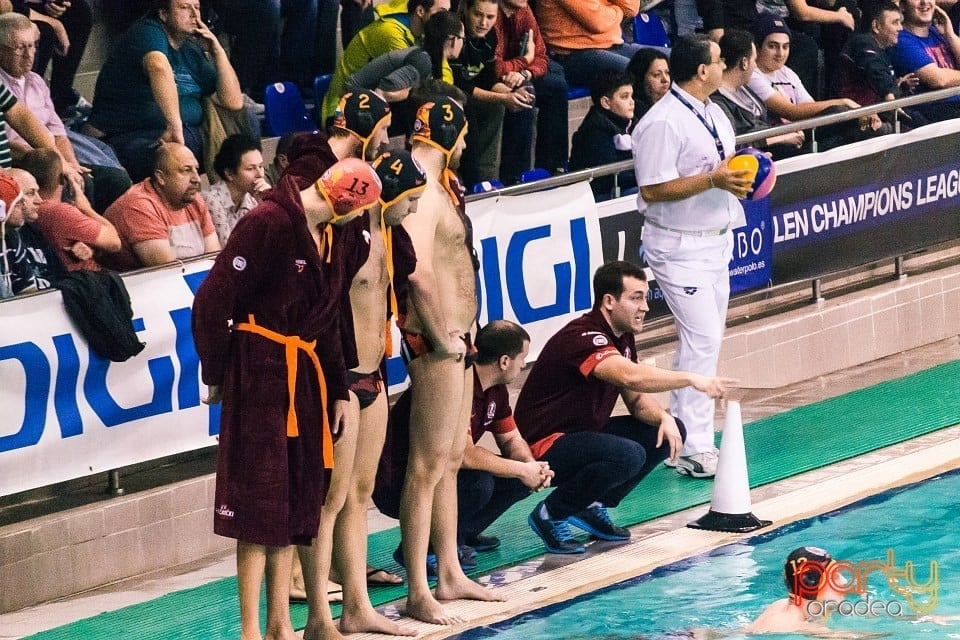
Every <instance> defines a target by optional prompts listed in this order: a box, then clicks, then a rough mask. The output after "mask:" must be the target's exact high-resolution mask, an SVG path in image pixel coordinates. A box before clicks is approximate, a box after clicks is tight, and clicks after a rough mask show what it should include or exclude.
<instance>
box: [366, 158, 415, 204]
mask: <svg viewBox="0 0 960 640" xmlns="http://www.w3.org/2000/svg"><path fill="white" fill-rule="evenodd" d="M373 168H374V169H375V170H376V172H377V176H379V178H380V182H381V184H382V185H383V190H382V192H381V193H380V202H381V204H383V206H384V207H389V206H390V205H391V204H393V203H394V202H397V201H398V200H400V199H402V198H403V197H404V196H405V195H407V194H412V193H416V192H418V191H423V190H424V188H426V186H427V175H426V174H425V173H424V172H423V169H422V168H421V167H420V165H419V164H417V161H416V159H415V158H414V157H413V156H412V155H411V154H410V152H409V151H407V150H405V149H399V150H396V151H384V152H383V153H381V154H380V155H379V156H377V159H376V160H374V161H373Z"/></svg>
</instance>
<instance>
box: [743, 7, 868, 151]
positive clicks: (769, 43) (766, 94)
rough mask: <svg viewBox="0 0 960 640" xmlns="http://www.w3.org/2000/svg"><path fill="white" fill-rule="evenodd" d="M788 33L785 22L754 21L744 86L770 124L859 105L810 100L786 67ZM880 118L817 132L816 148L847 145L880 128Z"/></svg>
mask: <svg viewBox="0 0 960 640" xmlns="http://www.w3.org/2000/svg"><path fill="white" fill-rule="evenodd" d="M791 37H792V32H791V30H790V27H788V26H787V23H786V22H785V21H784V20H782V19H780V18H776V17H774V16H772V15H771V14H762V15H761V16H760V19H759V20H758V21H757V33H756V41H757V68H756V70H754V72H753V75H752V76H751V77H750V81H749V82H748V83H747V86H749V87H750V89H751V90H752V91H753V92H754V93H755V94H756V95H757V96H759V97H760V99H761V100H763V101H764V103H765V104H766V105H767V110H768V113H769V114H770V116H769V117H770V119H771V124H782V123H784V122H793V121H796V120H804V119H806V118H812V117H814V116H818V115H828V114H831V113H841V112H843V111H847V110H848V109H856V108H857V107H859V106H860V105H859V104H857V103H856V102H854V101H853V100H850V99H849V98H834V99H830V100H814V98H813V96H811V95H810V93H809V92H808V91H807V89H806V87H804V85H803V82H802V81H801V80H800V77H799V76H798V75H797V74H796V73H795V72H794V71H793V70H792V69H791V68H790V67H788V66H786V61H787V56H789V55H790V39H791ZM882 124H883V123H882V122H880V119H879V118H877V117H876V116H875V115H874V116H866V117H865V118H862V119H861V122H860V123H859V127H858V123H856V122H854V123H850V122H842V123H839V124H837V125H831V126H830V127H823V128H821V130H820V131H819V135H818V139H819V140H820V143H819V144H820V149H825V148H829V147H831V146H836V145H837V144H842V143H844V142H847V141H849V140H851V139H853V138H854V137H856V136H857V135H858V129H859V132H862V133H868V132H869V131H872V130H876V129H879V128H880V127H881V126H882Z"/></svg>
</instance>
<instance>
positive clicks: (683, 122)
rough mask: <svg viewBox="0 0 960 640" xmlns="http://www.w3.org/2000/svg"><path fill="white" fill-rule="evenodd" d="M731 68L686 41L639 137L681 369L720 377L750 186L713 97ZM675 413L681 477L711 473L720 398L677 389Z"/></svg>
mask: <svg viewBox="0 0 960 640" xmlns="http://www.w3.org/2000/svg"><path fill="white" fill-rule="evenodd" d="M725 68H726V65H725V64H724V61H723V58H721V57H720V46H719V45H718V44H717V43H715V42H712V41H710V40H709V39H707V37H706V36H699V35H698V36H687V37H684V38H680V39H679V41H678V42H677V43H676V45H675V46H674V48H673V51H672V52H671V54H670V73H671V75H672V76H673V79H674V82H675V84H674V85H673V86H672V87H671V88H670V91H669V92H668V93H667V94H666V95H665V96H664V97H663V98H661V99H660V100H659V101H658V102H657V103H656V104H654V105H653V107H651V108H650V111H648V112H647V114H646V115H645V116H644V117H643V118H642V119H641V120H640V122H639V124H638V125H637V127H636V128H635V129H634V131H633V134H632V137H633V150H634V164H635V168H636V174H637V185H638V186H639V187H640V197H639V198H637V208H638V210H639V211H641V212H642V213H643V214H644V224H643V251H644V254H645V256H646V259H647V264H648V265H649V266H650V269H651V270H652V271H653V274H654V276H655V277H656V280H657V284H658V285H660V288H661V289H662V290H663V296H664V298H665V299H666V301H667V304H668V305H669V306H670V310H671V311H672V312H673V315H674V317H675V318H676V325H677V334H678V337H679V341H680V344H679V346H678V347H677V354H676V358H675V359H674V366H673V368H674V369H676V370H683V371H690V372H693V373H698V374H701V375H704V376H714V375H716V372H717V361H718V358H719V355H720V345H721V344H722V342H723V331H724V328H725V327H726V318H727V302H728V300H729V298H730V276H729V274H728V265H729V263H730V258H731V256H732V255H733V229H734V228H735V227H739V226H743V225H744V224H745V223H746V219H745V218H744V214H743V207H742V206H741V205H740V203H739V202H738V198H744V197H746V195H747V194H748V193H749V191H750V186H751V182H752V181H751V179H750V178H749V177H748V175H747V172H746V171H734V170H732V169H731V168H730V166H729V163H730V158H732V157H733V154H734V153H735V146H734V133H733V126H732V125H731V124H730V121H729V120H728V119H727V117H726V115H724V113H723V110H722V109H721V108H720V107H719V106H718V105H716V104H714V103H713V102H711V101H710V94H712V93H713V92H714V91H716V90H717V89H719V88H720V83H721V81H722V80H723V71H724V69H725ZM670 413H671V414H673V415H675V416H677V417H678V418H680V420H681V421H682V422H683V424H684V425H686V429H687V438H686V440H685V442H684V446H683V451H682V452H681V454H680V457H679V458H678V459H677V460H676V462H675V468H676V470H677V472H678V473H681V474H683V475H687V476H691V477H693V478H711V477H713V476H714V474H716V471H717V454H718V452H717V449H716V447H715V446H714V428H713V417H714V403H713V399H712V398H711V397H710V396H709V395H707V394H706V393H703V392H702V391H699V390H697V389H695V388H692V387H685V388H680V389H676V390H674V391H673V392H672V393H671V396H670ZM671 466H674V465H671Z"/></svg>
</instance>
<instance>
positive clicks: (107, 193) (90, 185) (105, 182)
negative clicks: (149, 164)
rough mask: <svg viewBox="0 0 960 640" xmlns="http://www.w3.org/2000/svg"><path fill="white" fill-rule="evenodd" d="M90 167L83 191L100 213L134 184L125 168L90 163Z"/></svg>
mask: <svg viewBox="0 0 960 640" xmlns="http://www.w3.org/2000/svg"><path fill="white" fill-rule="evenodd" d="M151 159H152V156H151ZM89 169H90V175H88V176H87V177H86V178H85V179H84V186H83V191H84V193H85V194H86V195H87V198H88V199H89V200H90V203H91V204H92V205H93V208H94V210H95V211H97V212H98V213H103V212H104V211H106V210H107V207H109V206H110V205H111V204H113V202H114V200H116V199H117V198H119V197H120V196H122V195H123V194H124V193H126V191H127V189H129V188H130V186H131V185H132V184H133V183H132V182H131V181H130V176H128V175H127V172H126V171H124V170H123V169H117V168H116V167H103V166H100V165H90V166H89Z"/></svg>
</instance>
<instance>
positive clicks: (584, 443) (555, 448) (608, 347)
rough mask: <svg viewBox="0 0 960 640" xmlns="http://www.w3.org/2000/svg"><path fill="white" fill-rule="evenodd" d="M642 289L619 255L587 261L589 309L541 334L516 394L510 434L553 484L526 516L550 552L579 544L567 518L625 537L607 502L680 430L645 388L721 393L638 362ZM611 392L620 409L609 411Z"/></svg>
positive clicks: (710, 382)
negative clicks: (516, 434) (543, 465)
mask: <svg viewBox="0 0 960 640" xmlns="http://www.w3.org/2000/svg"><path fill="white" fill-rule="evenodd" d="M648 289H649V285H648V284H647V278H646V274H644V272H643V270H642V269H641V268H640V267H637V266H636V265H634V264H631V263H629V262H622V261H621V262H611V263H608V264H605V265H603V266H602V267H600V268H599V269H597V272H596V273H595V274H594V276H593V294H594V303H593V310H591V311H590V312H589V313H587V314H586V315H583V316H581V317H579V318H577V319H576V320H573V321H572V322H570V323H569V324H567V325H566V326H565V327H564V328H562V329H561V330H560V331H558V332H557V333H556V334H554V336H553V337H552V338H550V340H548V341H547V344H546V345H544V347H543V351H541V353H540V357H539V359H538V360H537V362H536V364H534V366H533V370H532V371H531V372H530V375H529V376H528V377H527V381H526V383H525V384H524V386H523V389H522V390H521V392H520V398H519V399H518V400H517V407H516V418H517V425H518V426H519V428H520V433H521V434H522V435H523V437H524V438H525V439H526V440H527V442H529V443H530V448H531V450H532V451H533V454H534V455H535V456H536V458H537V460H541V461H543V462H548V463H549V464H550V468H551V469H552V470H553V472H554V473H555V474H556V475H555V476H554V478H553V484H554V485H555V486H556V487H557V489H556V490H555V491H554V492H553V493H551V494H550V495H549V496H548V497H547V499H546V500H544V501H542V502H540V503H539V504H538V505H537V506H536V507H535V508H534V510H533V512H532V513H531V514H530V517H529V518H528V522H529V524H530V526H531V528H532V529H533V530H534V532H535V533H536V534H537V535H539V536H540V538H542V539H543V541H544V543H545V544H546V546H547V550H548V551H550V552H551V553H583V552H584V548H583V545H582V544H581V543H580V542H578V541H577V540H576V539H575V538H574V537H573V534H572V533H571V531H570V525H571V524H572V525H574V526H576V527H577V528H579V529H583V530H584V531H587V532H588V533H590V534H592V535H593V536H594V537H596V538H599V539H601V540H627V539H629V538H630V532H629V531H628V530H627V529H625V528H623V527H619V526H617V525H616V524H614V523H613V521H612V520H611V519H610V516H609V515H608V514H607V507H616V506H617V505H618V504H620V501H621V500H622V499H623V498H624V497H626V495H627V494H629V493H630V491H632V490H633V488H634V487H635V486H637V484H638V483H639V482H640V481H641V480H642V479H643V478H644V477H645V476H646V475H647V474H648V473H650V471H652V470H653V469H654V468H655V467H656V465H657V464H658V463H659V462H661V461H663V460H665V459H666V458H667V457H668V456H669V457H670V458H671V459H673V460H676V458H677V456H678V455H679V453H680V448H681V446H682V444H683V440H684V438H685V437H686V431H685V429H684V428H683V425H682V424H680V423H679V422H678V421H677V420H676V419H675V418H674V417H673V416H671V415H670V414H669V413H668V412H667V411H666V410H665V409H664V408H663V407H661V406H660V404H659V403H658V402H657V400H656V399H655V398H654V397H653V396H652V395H649V394H652V393H659V392H662V391H670V390H672V389H680V388H683V387H688V386H689V387H694V388H695V389H697V390H699V391H702V392H704V393H706V394H708V395H709V396H710V397H711V398H720V397H723V394H724V391H725V388H724V384H725V383H727V382H728V380H726V379H723V378H715V377H714V378H711V377H707V376H702V375H699V374H696V373H690V372H687V371H669V370H666V369H660V368H657V367H654V366H650V365H646V364H641V363H639V362H638V360H637V349H636V343H635V341H634V336H635V335H636V334H638V333H640V330H641V328H642V327H643V317H644V315H645V314H646V312H647V310H648V307H647V291H648ZM617 396H620V397H622V398H623V402H624V404H625V405H626V406H627V410H628V411H629V415H626V416H617V417H615V418H611V417H610V414H611V412H612V411H613V407H614V405H615V404H616V402H617Z"/></svg>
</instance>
